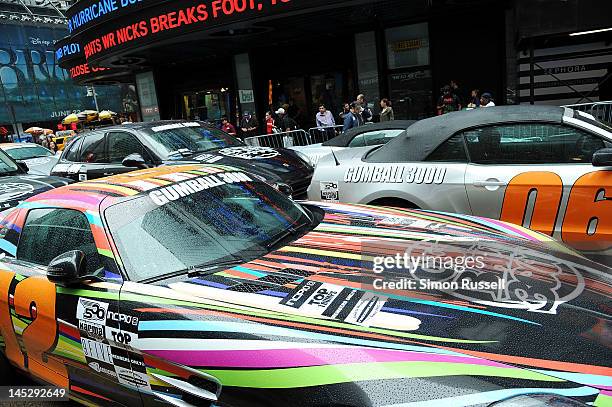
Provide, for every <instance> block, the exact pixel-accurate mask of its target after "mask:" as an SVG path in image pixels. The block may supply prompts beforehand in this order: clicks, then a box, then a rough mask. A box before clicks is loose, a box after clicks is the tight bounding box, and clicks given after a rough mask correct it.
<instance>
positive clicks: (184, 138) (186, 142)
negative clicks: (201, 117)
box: [147, 127, 243, 160]
mask: <svg viewBox="0 0 612 407" xmlns="http://www.w3.org/2000/svg"><path fill="white" fill-rule="evenodd" d="M147 137H148V138H149V140H150V141H151V143H152V144H153V145H154V149H155V151H157V152H158V153H159V154H160V156H161V158H162V159H165V160H173V159H180V158H182V157H183V156H184V155H186V154H195V153H202V152H206V151H211V150H218V149H222V148H226V147H236V146H242V145H243V143H242V142H241V141H240V140H238V139H236V138H234V137H232V136H230V135H229V134H227V133H225V132H223V131H221V130H217V129H210V128H206V127H180V128H170V129H167V130H161V131H153V132H151V133H149V134H148V136H147Z"/></svg>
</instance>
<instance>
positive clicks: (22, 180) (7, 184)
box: [0, 174, 72, 208]
mask: <svg viewBox="0 0 612 407" xmlns="http://www.w3.org/2000/svg"><path fill="white" fill-rule="evenodd" d="M71 182H72V181H71V180H69V179H66V178H60V177H49V176H44V175H30V174H28V175H11V176H5V177H2V176H0V206H1V207H2V208H9V207H13V206H17V204H19V202H21V201H25V200H26V199H28V198H29V197H31V196H34V195H37V194H40V193H41V192H45V191H48V190H50V189H54V188H58V187H61V186H64V185H68V184H69V183H71Z"/></svg>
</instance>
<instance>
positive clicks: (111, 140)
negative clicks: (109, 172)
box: [107, 131, 148, 164]
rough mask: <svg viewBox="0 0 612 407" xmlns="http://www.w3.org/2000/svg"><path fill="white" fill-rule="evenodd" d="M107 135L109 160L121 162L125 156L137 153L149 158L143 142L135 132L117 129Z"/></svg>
mask: <svg viewBox="0 0 612 407" xmlns="http://www.w3.org/2000/svg"><path fill="white" fill-rule="evenodd" d="M107 137H108V156H109V162H111V163H115V164H121V162H123V160H124V159H125V157H127V156H128V155H130V154H135V153H138V154H140V155H141V156H142V157H143V158H144V159H145V160H147V157H148V155H147V154H146V152H145V149H144V147H143V145H142V143H141V142H140V141H138V139H137V138H136V136H134V135H133V134H130V133H126V132H123V131H117V132H110V133H108V135H107Z"/></svg>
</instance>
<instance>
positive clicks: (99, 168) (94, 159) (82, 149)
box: [52, 131, 108, 181]
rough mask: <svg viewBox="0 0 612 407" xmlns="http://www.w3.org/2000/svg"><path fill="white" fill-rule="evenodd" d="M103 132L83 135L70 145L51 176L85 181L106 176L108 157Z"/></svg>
mask: <svg viewBox="0 0 612 407" xmlns="http://www.w3.org/2000/svg"><path fill="white" fill-rule="evenodd" d="M105 143H106V140H105V138H104V132H102V131H96V132H92V133H88V134H85V135H84V136H83V137H82V139H80V140H77V141H75V143H73V144H71V145H70V148H69V149H68V151H66V152H65V153H64V154H63V155H62V158H61V160H60V162H59V164H57V165H56V166H55V167H54V168H53V171H52V174H53V175H57V176H62V177H67V178H71V179H73V180H75V181H86V180H91V179H96V178H102V177H104V176H106V174H107V172H108V155H107V153H106V144H105Z"/></svg>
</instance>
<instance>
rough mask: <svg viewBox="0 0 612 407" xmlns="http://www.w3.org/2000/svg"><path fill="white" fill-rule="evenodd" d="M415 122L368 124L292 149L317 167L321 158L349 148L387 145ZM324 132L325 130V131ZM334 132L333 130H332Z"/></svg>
mask: <svg viewBox="0 0 612 407" xmlns="http://www.w3.org/2000/svg"><path fill="white" fill-rule="evenodd" d="M414 123H415V120H394V121H390V122H383V123H376V124H368V125H366V126H360V127H356V128H353V129H350V130H348V131H347V132H346V133H343V134H340V135H339V136H337V137H334V138H332V139H330V140H327V141H325V142H323V143H317V144H311V145H309V146H296V147H290V148H291V149H292V150H295V151H299V152H300V153H302V154H304V155H306V156H307V157H308V158H309V159H310V162H311V163H312V164H313V165H315V166H316V164H317V162H318V161H319V159H320V158H321V157H323V156H324V155H327V154H331V153H332V152H334V153H336V152H338V151H342V150H344V149H347V148H357V147H373V146H380V145H382V144H386V143H388V142H389V141H391V140H393V139H394V138H395V137H397V136H399V135H401V134H404V132H405V131H406V129H407V128H408V127H410V126H412V125H413V124H414ZM323 131H324V130H323ZM332 131H333V130H332Z"/></svg>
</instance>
